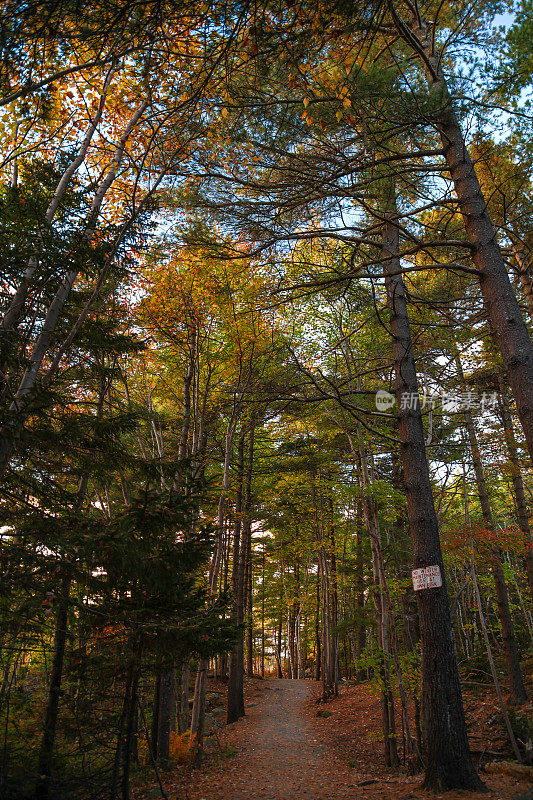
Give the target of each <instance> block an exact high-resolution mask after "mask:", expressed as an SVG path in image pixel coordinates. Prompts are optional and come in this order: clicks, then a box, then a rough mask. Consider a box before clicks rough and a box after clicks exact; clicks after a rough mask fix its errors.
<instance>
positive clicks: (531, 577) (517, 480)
mask: <svg viewBox="0 0 533 800" xmlns="http://www.w3.org/2000/svg"><path fill="white" fill-rule="evenodd" d="M498 382H499V385H500V411H501V418H502V426H503V433H504V436H505V442H506V444H507V450H508V453H509V471H510V473H511V481H512V483H513V489H514V496H515V502H516V511H517V517H518V525H519V527H520V530H521V531H522V533H523V534H524V547H525V562H526V575H527V583H528V587H529V593H530V595H531V599H532V600H533V538H532V536H531V527H530V525H529V514H528V510H527V503H526V495H525V492H524V481H523V479H522V470H521V466H520V459H519V457H518V445H517V443H516V437H515V433H514V428H513V418H512V415H511V409H510V406H509V398H508V395H507V383H506V380H505V374H504V373H503V372H502V371H501V370H500V371H499V372H498Z"/></svg>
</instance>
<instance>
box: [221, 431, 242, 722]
mask: <svg viewBox="0 0 533 800" xmlns="http://www.w3.org/2000/svg"><path fill="white" fill-rule="evenodd" d="M245 437H246V428H245V427H244V426H243V429H242V433H241V436H240V438H239V444H238V447H237V478H236V482H237V494H236V501H235V529H234V534H233V573H232V590H233V606H232V620H233V623H234V624H235V625H236V626H239V627H241V628H242V625H243V622H244V583H245V559H246V542H245V541H244V537H242V541H241V530H242V513H243V508H242V506H243V496H242V493H243V479H244V440H245ZM244 713H245V711H244V641H243V633H242V632H240V633H239V639H238V641H237V643H236V645H235V647H234V648H233V650H232V651H231V655H230V664H229V679H228V708H227V715H226V721H227V724H228V725H230V724H231V723H232V722H236V721H237V720H238V719H239V718H240V717H243V716H244Z"/></svg>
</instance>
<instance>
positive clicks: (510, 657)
mask: <svg viewBox="0 0 533 800" xmlns="http://www.w3.org/2000/svg"><path fill="white" fill-rule="evenodd" d="M455 363H456V365H457V372H458V375H459V379H460V381H461V384H462V385H463V386H464V385H465V382H464V373H463V366H462V364H461V358H460V356H459V353H458V352H456V354H455ZM464 418H465V426H466V430H467V433H468V440H469V443H470V450H471V453H472V464H473V467H474V473H475V476H476V485H477V491H478V496H479V502H480V505H481V513H482V514H483V520H484V521H485V524H486V525H487V527H488V528H489V530H491V531H495V530H496V527H495V525H494V519H493V516H492V510H491V507H490V500H489V493H488V490H487V483H486V481H485V473H484V471H483V464H482V461H481V451H480V449H479V444H478V440H477V434H476V429H475V426H474V420H473V418H472V414H471V413H470V411H465V412H464ZM501 557H502V554H501V550H500V549H499V548H498V550H497V552H492V553H491V556H490V562H491V568H492V575H493V577H494V588H495V590H496V603H497V606H498V617H499V620H500V626H501V630H502V642H503V652H504V655H505V662H506V665H507V675H508V678H509V689H510V692H511V698H510V699H511V702H512V703H515V704H517V705H522V704H523V703H525V702H526V700H527V695H526V690H525V687H524V681H523V679H522V672H521V670H520V659H519V657H518V649H517V647H516V639H515V635H514V626H513V619H512V617H511V609H510V608H509V593H508V591H507V584H506V583H505V576H504V574H503V567H502V562H501Z"/></svg>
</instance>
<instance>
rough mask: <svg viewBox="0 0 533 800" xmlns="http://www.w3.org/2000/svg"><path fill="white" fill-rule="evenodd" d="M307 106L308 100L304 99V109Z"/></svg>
mask: <svg viewBox="0 0 533 800" xmlns="http://www.w3.org/2000/svg"><path fill="white" fill-rule="evenodd" d="M308 105H309V98H308V97H304V108H307V106H308Z"/></svg>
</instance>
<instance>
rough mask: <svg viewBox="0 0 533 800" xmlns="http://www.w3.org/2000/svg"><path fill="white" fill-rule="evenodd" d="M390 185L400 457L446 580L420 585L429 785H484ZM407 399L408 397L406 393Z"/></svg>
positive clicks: (425, 547)
mask: <svg viewBox="0 0 533 800" xmlns="http://www.w3.org/2000/svg"><path fill="white" fill-rule="evenodd" d="M395 217H396V204H395V198H394V194H393V190H392V191H390V194H389V197H388V198H387V201H386V210H385V218H386V221H385V223H384V225H383V229H382V258H383V270H384V275H385V284H386V291H387V305H388V308H389V315H390V330H391V334H392V348H393V358H394V365H395V390H396V401H397V413H398V429H399V435H400V440H401V441H400V458H401V462H402V467H403V473H404V479H405V491H406V497H407V514H408V521H409V527H410V533H411V537H412V542H413V561H414V566H415V567H416V568H421V567H427V566H438V567H439V569H440V572H441V575H442V587H440V588H432V589H423V590H421V591H418V592H417V593H416V594H417V603H418V613H419V620H420V635H421V643H422V660H421V673H422V731H423V745H424V759H425V766H426V771H425V786H426V788H428V789H432V790H435V791H447V790H449V789H468V790H472V791H473V790H476V791H479V790H482V789H484V784H483V783H482V781H481V780H480V779H479V776H478V775H477V773H476V770H475V768H474V765H473V763H472V759H471V756H470V751H469V746H468V737H467V732H466V723H465V717H464V710H463V700H462V694H461V684H460V681H459V672H458V668H457V660H456V656H455V649H454V644H453V632H452V621H451V617H450V608H449V605H448V596H447V593H446V577H445V574H444V562H443V559H442V552H441V546H440V538H439V529H438V523H437V515H436V513H435V505H434V501H433V494H432V488H431V480H430V474H429V467H428V463H427V459H426V450H425V439H424V428H423V425H422V415H421V411H420V404H419V401H418V379H417V374H416V367H415V360H414V354H413V344H412V338H411V328H410V323H409V316H408V312H407V300H406V294H405V287H404V284H403V279H402V276H401V263H400V258H399V255H398V254H399V230H398V225H397V224H396V221H395ZM406 397H407V398H408V399H409V402H407V403H406V402H405V398H406Z"/></svg>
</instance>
